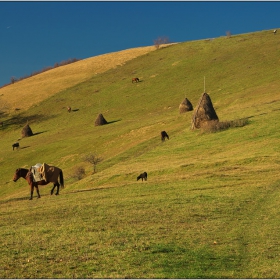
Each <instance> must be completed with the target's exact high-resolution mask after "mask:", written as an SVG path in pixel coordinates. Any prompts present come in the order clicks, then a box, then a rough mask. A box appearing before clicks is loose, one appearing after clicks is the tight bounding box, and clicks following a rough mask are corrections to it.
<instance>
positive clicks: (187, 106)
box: [179, 98, 193, 114]
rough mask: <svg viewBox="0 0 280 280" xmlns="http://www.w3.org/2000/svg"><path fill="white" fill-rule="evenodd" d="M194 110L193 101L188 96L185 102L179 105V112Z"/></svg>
mask: <svg viewBox="0 0 280 280" xmlns="http://www.w3.org/2000/svg"><path fill="white" fill-rule="evenodd" d="M192 110H193V105H192V103H191V102H190V101H189V100H188V98H185V99H184V100H183V102H182V103H181V104H180V105H179V112H180V114H182V113H185V112H189V111H192Z"/></svg>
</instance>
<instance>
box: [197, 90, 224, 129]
mask: <svg viewBox="0 0 280 280" xmlns="http://www.w3.org/2000/svg"><path fill="white" fill-rule="evenodd" d="M213 120H217V121H219V118H218V116H217V114H216V112H215V109H214V107H213V104H212V101H211V98H210V96H209V95H208V94H207V93H206V92H205V93H203V95H202V96H201V98H200V100H199V102H198V105H197V107H196V109H195V111H194V114H193V118H192V129H194V128H200V127H201V125H202V124H203V123H205V122H208V121H213Z"/></svg>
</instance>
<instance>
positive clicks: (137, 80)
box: [132, 78, 140, 83]
mask: <svg viewBox="0 0 280 280" xmlns="http://www.w3.org/2000/svg"><path fill="white" fill-rule="evenodd" d="M134 82H136V83H138V82H140V80H139V79H138V78H132V83H134Z"/></svg>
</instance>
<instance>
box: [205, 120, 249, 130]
mask: <svg viewBox="0 0 280 280" xmlns="http://www.w3.org/2000/svg"><path fill="white" fill-rule="evenodd" d="M248 123H249V121H248V119H247V118H244V119H238V120H233V121H224V122H220V121H218V120H212V121H209V122H205V123H203V124H202V125H201V132H202V133H213V132H219V131H222V130H226V129H228V128H232V127H242V126H245V125H247V124H248Z"/></svg>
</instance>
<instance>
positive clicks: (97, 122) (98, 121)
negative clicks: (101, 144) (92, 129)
mask: <svg viewBox="0 0 280 280" xmlns="http://www.w3.org/2000/svg"><path fill="white" fill-rule="evenodd" d="M107 123H108V122H107V121H106V120H105V118H104V117H103V115H102V114H99V115H98V117H97V118H96V120H95V123H94V125H95V126H98V125H104V124H107Z"/></svg>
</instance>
